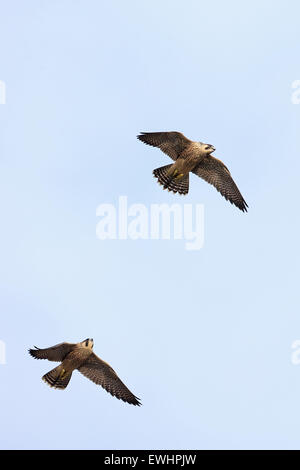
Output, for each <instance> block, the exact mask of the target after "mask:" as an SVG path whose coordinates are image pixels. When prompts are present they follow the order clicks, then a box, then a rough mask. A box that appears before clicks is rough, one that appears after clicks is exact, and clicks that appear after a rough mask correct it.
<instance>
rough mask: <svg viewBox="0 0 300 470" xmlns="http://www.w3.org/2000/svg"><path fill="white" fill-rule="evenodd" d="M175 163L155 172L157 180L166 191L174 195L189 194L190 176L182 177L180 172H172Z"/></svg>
mask: <svg viewBox="0 0 300 470" xmlns="http://www.w3.org/2000/svg"><path fill="white" fill-rule="evenodd" d="M173 166H174V165H173V163H171V164H170V165H166V166H161V167H160V168H156V169H155V170H153V174H154V176H155V178H157V180H158V182H159V184H161V185H162V186H163V187H164V189H168V190H169V191H173V193H179V194H187V193H188V192H189V174H187V175H184V176H182V175H180V174H178V170H176V169H175V170H174V171H172V167H173Z"/></svg>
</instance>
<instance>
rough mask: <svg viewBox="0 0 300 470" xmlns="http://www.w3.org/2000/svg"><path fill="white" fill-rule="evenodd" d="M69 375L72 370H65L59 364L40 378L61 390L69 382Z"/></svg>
mask: <svg viewBox="0 0 300 470" xmlns="http://www.w3.org/2000/svg"><path fill="white" fill-rule="evenodd" d="M71 376H72V372H66V370H65V369H64V368H63V366H62V365H60V366H57V367H55V368H54V369H52V370H50V371H49V372H48V373H47V374H45V375H44V376H43V377H42V379H43V380H44V382H46V383H47V384H48V385H50V387H53V388H59V389H61V390H63V389H64V388H66V386H67V385H68V383H69V382H70V379H71Z"/></svg>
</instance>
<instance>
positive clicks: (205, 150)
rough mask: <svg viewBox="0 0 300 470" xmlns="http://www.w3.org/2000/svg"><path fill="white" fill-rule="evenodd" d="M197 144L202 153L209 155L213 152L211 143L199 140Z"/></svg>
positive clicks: (213, 148)
mask: <svg viewBox="0 0 300 470" xmlns="http://www.w3.org/2000/svg"><path fill="white" fill-rule="evenodd" d="M199 144H200V145H201V150H202V151H203V153H205V154H207V155H209V154H210V153H213V152H214V151H215V150H216V149H215V147H214V146H213V145H210V144H204V143H203V142H199Z"/></svg>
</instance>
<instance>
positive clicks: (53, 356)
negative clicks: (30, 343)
mask: <svg viewBox="0 0 300 470" xmlns="http://www.w3.org/2000/svg"><path fill="white" fill-rule="evenodd" d="M75 345H76V344H75V343H74V344H73V343H59V344H56V345H55V346H52V347H51V348H46V349H40V348H37V347H36V346H34V347H35V349H29V354H30V355H31V356H32V357H34V358H35V359H48V361H54V362H61V361H63V360H64V358H65V357H66V355H67V354H69V352H71V351H72V349H73V348H74V346H75Z"/></svg>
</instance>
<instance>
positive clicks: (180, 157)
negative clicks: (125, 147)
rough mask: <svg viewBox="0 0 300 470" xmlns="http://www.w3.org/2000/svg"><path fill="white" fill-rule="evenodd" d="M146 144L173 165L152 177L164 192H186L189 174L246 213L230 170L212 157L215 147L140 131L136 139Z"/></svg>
mask: <svg viewBox="0 0 300 470" xmlns="http://www.w3.org/2000/svg"><path fill="white" fill-rule="evenodd" d="M137 138H138V139H139V140H141V141H142V142H144V143H145V144H148V145H152V146H153V147H158V148H160V150H161V151H162V152H164V153H166V154H167V155H169V157H171V158H172V160H174V163H171V164H170V165H165V166H162V167H160V168H156V170H154V171H153V174H154V176H155V178H157V179H158V182H159V183H160V184H161V185H162V186H163V188H164V189H168V190H169V191H173V193H179V194H187V193H188V192H189V173H190V171H192V172H193V173H194V174H195V175H197V176H200V178H203V179H204V180H205V181H207V183H210V184H212V185H214V186H215V188H216V189H217V190H218V191H219V192H220V193H221V194H222V196H224V197H225V199H227V200H228V201H230V202H231V204H235V205H236V206H237V207H238V208H239V209H240V210H241V211H243V212H244V211H246V212H247V207H248V205H247V203H246V201H245V199H244V198H243V196H242V195H241V193H240V191H239V189H238V187H237V185H236V184H235V182H234V181H233V179H232V177H231V174H230V171H229V170H228V168H227V167H226V166H225V165H224V163H223V162H221V160H218V159H217V158H215V157H213V156H212V155H211V154H212V153H213V152H214V151H215V147H214V146H213V145H210V144H204V143H203V142H193V141H192V140H189V139H187V138H186V137H185V136H184V135H183V134H181V132H142V133H141V134H140V135H138V136H137Z"/></svg>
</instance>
